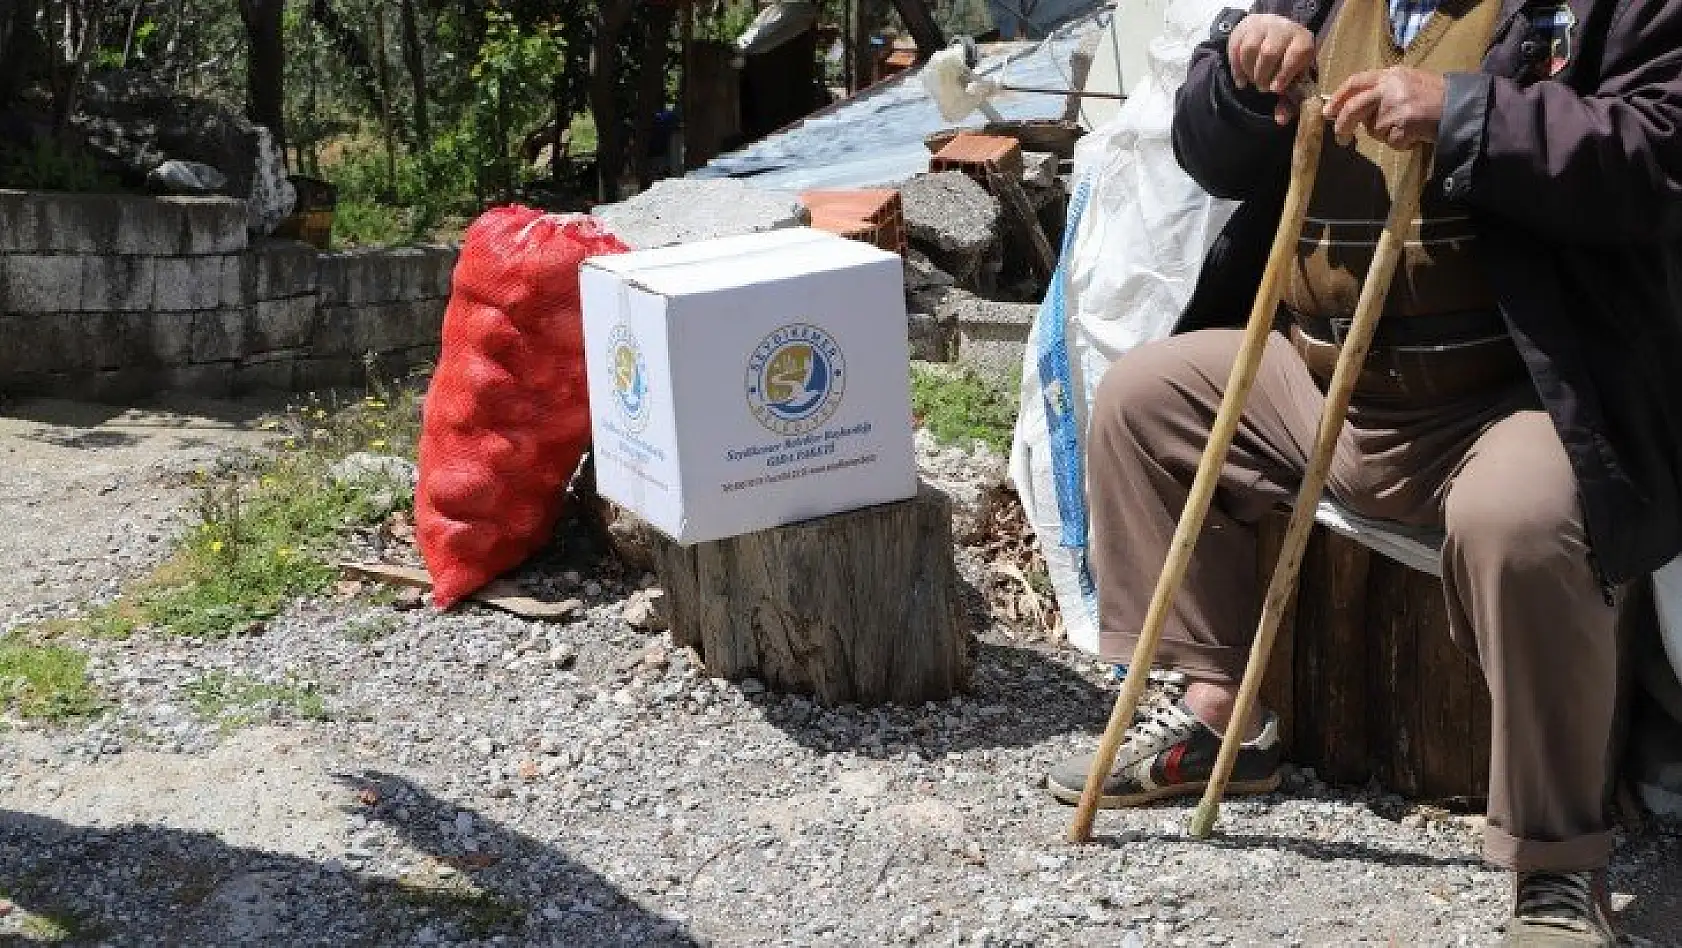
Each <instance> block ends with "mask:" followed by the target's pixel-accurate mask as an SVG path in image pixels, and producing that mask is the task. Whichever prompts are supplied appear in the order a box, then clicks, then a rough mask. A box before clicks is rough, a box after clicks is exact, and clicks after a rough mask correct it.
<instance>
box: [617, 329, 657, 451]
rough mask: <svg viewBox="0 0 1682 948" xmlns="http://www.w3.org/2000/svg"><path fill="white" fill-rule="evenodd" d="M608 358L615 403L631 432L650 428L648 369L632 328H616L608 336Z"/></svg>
mask: <svg viewBox="0 0 1682 948" xmlns="http://www.w3.org/2000/svg"><path fill="white" fill-rule="evenodd" d="M607 358H608V363H609V366H610V370H611V371H610V376H611V378H612V379H613V401H614V403H615V404H617V405H618V406H619V413H620V414H622V415H624V416H625V422H626V424H627V425H628V426H629V427H630V429H631V431H632V432H640V431H642V429H643V428H645V427H647V425H648V402H649V397H648V366H647V364H646V363H645V362H644V361H643V358H642V349H641V347H639V346H638V345H637V340H636V337H635V336H633V335H631V327H629V326H616V327H614V329H613V333H612V334H611V335H609V336H608V337H607Z"/></svg>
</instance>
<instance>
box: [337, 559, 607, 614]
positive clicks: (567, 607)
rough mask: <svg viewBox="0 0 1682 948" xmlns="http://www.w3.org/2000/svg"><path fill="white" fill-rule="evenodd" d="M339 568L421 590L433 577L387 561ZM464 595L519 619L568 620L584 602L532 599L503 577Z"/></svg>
mask: <svg viewBox="0 0 1682 948" xmlns="http://www.w3.org/2000/svg"><path fill="white" fill-rule="evenodd" d="M339 569H340V570H341V571H342V572H344V573H345V574H346V575H348V576H352V577H355V578H359V579H367V580H372V581H373V582H377V583H387V584H390V585H401V586H409V587H412V588H414V589H419V590H422V591H425V590H429V589H431V588H432V579H431V577H429V576H428V575H427V573H426V570H423V569H415V568H414V567H409V566H391V565H389V564H386V563H340V564H339ZM467 598H469V599H472V600H474V601H476V602H482V603H484V604H485V605H487V606H495V607H496V608H498V609H501V610H503V611H505V612H511V613H513V614H514V615H517V616H519V617H520V618H522V619H547V620H560V619H567V618H570V617H572V616H573V615H575V614H576V613H578V612H581V611H582V610H583V608H584V604H583V603H581V602H579V601H578V600H576V599H565V600H562V601H560V602H548V601H544V600H541V599H534V598H532V597H531V596H529V595H526V594H525V592H523V591H522V590H521V589H520V588H519V587H518V586H516V585H515V584H514V583H513V582H511V581H509V580H506V579H498V580H495V581H493V582H491V583H490V584H489V585H487V586H486V587H484V588H483V589H481V590H479V591H478V592H476V593H473V594H472V595H470V596H468V597H467Z"/></svg>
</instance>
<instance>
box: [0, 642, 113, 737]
mask: <svg viewBox="0 0 1682 948" xmlns="http://www.w3.org/2000/svg"><path fill="white" fill-rule="evenodd" d="M0 708H7V709H10V710H11V711H14V712H16V713H17V714H18V715H19V716H20V717H23V718H27V719H30V720H38V721H53V722H59V721H67V720H70V719H72V718H80V717H90V716H92V715H95V714H98V713H99V711H100V709H101V704H100V701H99V695H98V693H97V692H96V691H95V690H94V687H93V684H92V683H91V682H90V681H89V680H88V657H87V656H86V655H84V654H82V653H81V652H78V651H76V650H75V649H73V648H68V647H66V646H62V645H37V644H32V643H29V642H26V641H23V640H22V639H21V638H19V637H18V636H16V635H15V634H14V635H7V636H0Z"/></svg>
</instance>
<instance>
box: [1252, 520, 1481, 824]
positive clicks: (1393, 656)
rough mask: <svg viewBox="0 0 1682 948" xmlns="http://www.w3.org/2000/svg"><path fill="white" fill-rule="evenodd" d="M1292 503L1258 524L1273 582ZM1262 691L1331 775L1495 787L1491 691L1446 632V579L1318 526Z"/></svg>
mask: <svg viewBox="0 0 1682 948" xmlns="http://www.w3.org/2000/svg"><path fill="white" fill-rule="evenodd" d="M1285 519H1286V515H1285V514H1282V513H1275V514H1270V515H1269V516H1268V517H1267V518H1265V519H1264V520H1263V521H1262V523H1261V524H1260V528H1261V530H1260V543H1259V544H1258V557H1257V558H1258V561H1259V562H1258V563H1257V567H1258V574H1259V575H1260V576H1261V577H1262V579H1261V582H1262V584H1263V586H1264V587H1265V585H1266V582H1267V578H1268V577H1270V576H1271V575H1272V573H1273V562H1274V561H1275V560H1276V559H1277V558H1278V555H1279V546H1280V544H1281V541H1282V540H1283V536H1284V523H1285ZM1272 657H1273V661H1272V663H1270V665H1269V668H1268V680H1267V683H1266V685H1265V687H1264V690H1263V702H1264V703H1265V704H1266V705H1267V706H1268V707H1269V708H1271V709H1273V710H1274V711H1276V712H1278V714H1279V716H1280V722H1281V725H1282V728H1283V730H1284V738H1285V743H1286V756H1287V757H1288V758H1289V759H1290V760H1291V761H1292V762H1294V763H1296V764H1299V765H1301V766H1304V767H1312V768H1314V770H1315V771H1316V772H1317V773H1318V774H1319V776H1320V777H1321V778H1322V779H1324V780H1326V781H1328V782H1330V783H1334V784H1346V785H1356V786H1358V785H1361V784H1365V783H1367V782H1368V781H1377V782H1378V783H1379V784H1380V785H1382V786H1383V787H1384V788H1385V789H1386V790H1389V791H1390V792H1393V793H1397V794H1400V795H1402V796H1404V797H1408V798H1412V799H1429V800H1449V801H1456V802H1460V803H1464V804H1472V803H1475V802H1476V801H1478V800H1480V799H1482V798H1483V797H1484V796H1485V795H1486V793H1487V792H1488V787H1489V713H1490V712H1489V695H1488V691H1487V690H1486V689H1485V687H1484V682H1483V675H1482V673H1481V672H1480V671H1479V670H1478V667H1477V665H1476V664H1475V663H1474V662H1473V661H1472V659H1471V658H1470V657H1469V656H1467V655H1466V654H1465V653H1464V652H1462V651H1461V650H1460V649H1459V648H1458V647H1456V646H1455V645H1454V643H1453V642H1451V641H1450V640H1449V635H1448V610H1447V606H1446V604H1445V602H1444V599H1443V589H1442V583H1441V581H1439V580H1438V579H1436V578H1435V577H1433V576H1430V575H1428V574H1426V573H1421V572H1418V571H1416V570H1412V569H1409V568H1408V567H1406V566H1403V565H1402V564H1400V563H1398V562H1395V561H1393V560H1391V559H1389V558H1387V557H1385V556H1383V555H1380V554H1378V553H1374V552H1371V551H1369V550H1368V549H1367V548H1366V547H1364V546H1361V545H1360V544H1359V543H1357V542H1355V541H1354V540H1351V539H1348V538H1346V537H1343V536H1340V535H1338V534H1336V533H1334V532H1332V531H1330V530H1328V529H1326V528H1325V527H1324V526H1316V527H1315V528H1314V532H1313V534H1312V535H1311V537H1310V539H1309V544H1308V551H1307V554H1306V555H1305V557H1304V559H1303V565H1302V573H1301V578H1300V579H1299V581H1298V583H1297V595H1296V601H1295V604H1294V606H1293V607H1292V611H1291V613H1290V614H1289V615H1288V616H1287V617H1286V621H1285V623H1284V624H1283V625H1282V626H1281V627H1280V632H1279V639H1278V640H1277V642H1276V643H1275V651H1274V654H1273V656H1272Z"/></svg>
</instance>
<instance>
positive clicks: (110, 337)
mask: <svg viewBox="0 0 1682 948" xmlns="http://www.w3.org/2000/svg"><path fill="white" fill-rule="evenodd" d="M56 322H57V323H58V326H59V331H60V332H61V333H62V334H63V336H62V339H63V345H61V347H60V353H61V354H60V355H59V358H58V360H57V363H56V365H55V367H54V370H55V371H61V372H72V371H80V370H84V369H99V370H112V369H123V368H155V367H157V366H164V365H185V364H186V363H188V362H190V361H191V360H192V352H193V314H192V313H153V312H144V313H82V314H75V315H68V314H67V315H66V316H65V317H63V318H61V319H58V320H56Z"/></svg>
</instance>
